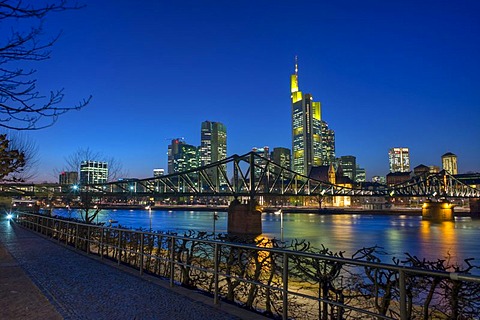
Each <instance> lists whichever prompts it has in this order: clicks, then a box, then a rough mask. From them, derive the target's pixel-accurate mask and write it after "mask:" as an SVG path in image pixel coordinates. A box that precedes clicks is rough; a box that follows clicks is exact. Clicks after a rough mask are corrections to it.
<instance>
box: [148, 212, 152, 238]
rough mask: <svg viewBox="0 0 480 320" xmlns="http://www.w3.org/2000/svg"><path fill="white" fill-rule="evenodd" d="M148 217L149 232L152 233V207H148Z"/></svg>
mask: <svg viewBox="0 0 480 320" xmlns="http://www.w3.org/2000/svg"><path fill="white" fill-rule="evenodd" d="M148 217H149V218H150V232H151V231H152V207H151V206H148Z"/></svg>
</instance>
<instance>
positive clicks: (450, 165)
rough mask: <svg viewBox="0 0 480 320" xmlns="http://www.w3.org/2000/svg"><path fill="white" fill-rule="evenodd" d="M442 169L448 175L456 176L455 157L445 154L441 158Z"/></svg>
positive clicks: (448, 153) (449, 153)
mask: <svg viewBox="0 0 480 320" xmlns="http://www.w3.org/2000/svg"><path fill="white" fill-rule="evenodd" d="M442 168H443V170H445V171H448V173H450V174H458V167H457V156H456V155H455V154H453V153H451V152H447V153H445V154H444V155H443V156H442Z"/></svg>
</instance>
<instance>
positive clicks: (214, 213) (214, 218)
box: [213, 211, 218, 238]
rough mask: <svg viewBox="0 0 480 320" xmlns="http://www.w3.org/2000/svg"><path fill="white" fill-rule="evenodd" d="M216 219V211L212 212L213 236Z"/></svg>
mask: <svg viewBox="0 0 480 320" xmlns="http://www.w3.org/2000/svg"><path fill="white" fill-rule="evenodd" d="M217 220H218V214H217V212H216V211H214V212H213V238H215V222H216V221H217Z"/></svg>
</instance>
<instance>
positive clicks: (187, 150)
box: [173, 143, 198, 172]
mask: <svg viewBox="0 0 480 320" xmlns="http://www.w3.org/2000/svg"><path fill="white" fill-rule="evenodd" d="M197 157H198V148H197V147H195V146H192V145H189V144H186V143H182V144H180V145H179V146H178V152H177V153H176V154H175V155H174V157H173V172H184V171H187V170H191V169H194V168H196V167H198V159H197Z"/></svg>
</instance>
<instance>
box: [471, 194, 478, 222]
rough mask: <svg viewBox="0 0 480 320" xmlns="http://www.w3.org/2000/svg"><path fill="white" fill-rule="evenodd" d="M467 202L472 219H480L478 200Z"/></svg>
mask: <svg viewBox="0 0 480 320" xmlns="http://www.w3.org/2000/svg"><path fill="white" fill-rule="evenodd" d="M469 202H470V214H471V215H472V218H480V198H474V199H470V201H469Z"/></svg>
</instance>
